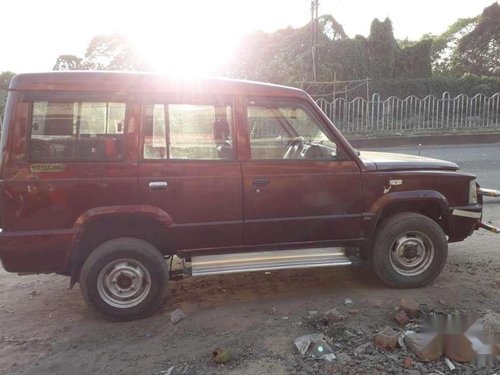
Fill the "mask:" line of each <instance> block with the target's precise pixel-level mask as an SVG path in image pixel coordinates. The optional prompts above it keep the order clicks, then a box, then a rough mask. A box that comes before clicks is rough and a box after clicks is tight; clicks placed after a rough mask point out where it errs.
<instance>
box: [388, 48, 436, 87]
mask: <svg viewBox="0 0 500 375" xmlns="http://www.w3.org/2000/svg"><path fill="white" fill-rule="evenodd" d="M431 49H432V40H430V39H424V40H422V41H420V42H417V43H415V44H413V45H407V46H406V47H405V48H401V49H400V50H399V52H398V55H397V58H396V63H395V73H394V76H395V77H397V78H402V79H407V78H423V77H430V76H431V73H432V68H431Z"/></svg>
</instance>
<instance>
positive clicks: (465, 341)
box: [295, 299, 500, 375]
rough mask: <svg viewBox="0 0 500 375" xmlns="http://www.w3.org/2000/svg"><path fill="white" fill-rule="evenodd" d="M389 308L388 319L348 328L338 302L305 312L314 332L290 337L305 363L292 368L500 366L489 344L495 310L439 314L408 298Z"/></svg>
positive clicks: (350, 370)
mask: <svg viewBox="0 0 500 375" xmlns="http://www.w3.org/2000/svg"><path fill="white" fill-rule="evenodd" d="M351 303H352V302H351ZM351 303H349V305H350V304H351ZM349 310H352V308H351V307H349ZM395 310H396V312H395V314H394V316H392V319H389V321H391V320H392V322H393V324H392V325H390V324H388V325H384V326H378V327H377V329H376V330H374V331H373V332H371V331H370V332H368V330H366V329H365V330H359V329H356V328H354V327H355V324H350V319H351V318H352V315H351V314H349V313H348V314H346V315H344V314H343V313H342V308H341V307H333V308H331V309H330V310H328V311H326V312H325V313H323V314H321V313H317V312H316V311H315V313H314V314H311V313H309V314H308V315H307V316H306V317H305V318H304V324H305V326H307V327H308V328H309V329H312V330H314V333H312V334H308V335H305V336H301V337H298V338H297V339H296V340H295V346H296V348H297V353H298V355H300V356H302V360H303V361H304V362H306V364H305V365H304V366H303V367H301V366H296V367H297V368H296V369H295V370H296V371H299V372H301V371H303V373H309V370H308V369H310V368H314V369H315V370H314V371H317V370H318V363H319V365H320V366H323V367H324V368H325V371H326V372H327V373H334V374H361V373H370V374H386V373H389V374H391V373H392V374H414V375H416V374H420V373H433V374H444V373H450V372H453V373H460V374H490V373H492V372H491V371H492V369H494V370H495V371H496V369H497V368H498V369H500V362H499V359H500V357H499V356H498V354H496V353H495V350H496V346H495V344H492V343H494V342H496V343H498V342H499V338H500V336H499V335H498V333H500V314H495V313H491V312H489V313H487V314H485V315H484V316H482V317H481V316H480V315H478V314H473V313H465V312H459V313H457V312H454V313H453V314H450V313H444V312H442V311H440V310H439V309H432V308H430V307H429V306H425V305H423V306H420V305H419V304H418V303H417V302H416V301H414V300H412V299H402V300H401V301H400V304H399V306H398V307H397V308H396V309H395ZM362 313H363V312H362V311H359V310H358V312H357V314H362ZM357 314H356V315H357ZM367 317H369V314H367ZM495 335H496V336H495ZM495 340H496V341H495ZM488 343H489V344H488ZM497 346H498V344H497ZM318 347H319V348H320V349H321V351H320V352H319V353H318V352H317V349H318ZM488 350H490V352H489V353H490V355H488ZM323 353H324V354H325V355H322V354H323ZM312 363H314V365H312ZM311 366H312V367H311ZM298 367H300V368H298ZM311 373H312V372H311Z"/></svg>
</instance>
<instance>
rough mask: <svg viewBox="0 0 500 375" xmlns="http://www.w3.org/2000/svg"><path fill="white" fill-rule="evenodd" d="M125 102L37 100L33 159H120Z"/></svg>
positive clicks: (31, 149) (32, 133)
mask: <svg viewBox="0 0 500 375" xmlns="http://www.w3.org/2000/svg"><path fill="white" fill-rule="evenodd" d="M125 112H126V104H125V103H110V102H77V101H75V102H56V101H35V102H33V111H32V116H31V129H30V139H29V145H28V150H29V158H30V160H32V161H71V160H74V161H78V160H81V161H85V160H95V161H99V160H103V161H105V160H116V159H120V158H121V156H122V154H123V142H124V140H123V134H124V126H125Z"/></svg>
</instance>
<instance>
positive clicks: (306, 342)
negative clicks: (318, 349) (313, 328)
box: [294, 333, 325, 355]
mask: <svg viewBox="0 0 500 375" xmlns="http://www.w3.org/2000/svg"><path fill="white" fill-rule="evenodd" d="M324 339H325V335H323V334H322V333H312V334H310V335H304V336H300V337H297V338H296V339H295V341H294V344H295V346H296V347H297V350H298V351H299V352H300V354H302V355H304V354H306V352H307V350H308V349H309V346H311V343H312V342H317V341H319V340H324Z"/></svg>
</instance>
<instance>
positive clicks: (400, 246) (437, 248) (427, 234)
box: [372, 212, 448, 288]
mask: <svg viewBox="0 0 500 375" xmlns="http://www.w3.org/2000/svg"><path fill="white" fill-rule="evenodd" d="M447 256H448V242H447V240H446V235H445V233H444V231H443V229H442V228H441V227H440V226H439V224H437V223H436V222H435V221H434V220H432V219H430V218H428V217H427V216H424V215H421V214H418V213H413V212H405V213H400V214H396V215H394V216H391V217H389V218H388V219H386V220H385V221H384V222H383V223H382V224H381V226H380V228H379V230H378V231H377V234H376V237H375V243H374V247H373V258H372V259H373V266H374V268H375V272H376V273H377V275H378V276H379V278H380V279H381V280H382V281H383V282H385V283H386V284H388V285H390V286H393V287H396V288H416V287H420V286H424V285H426V284H429V283H430V282H431V281H433V280H434V279H435V278H436V277H437V276H438V275H439V274H440V273H441V271H442V270H443V267H444V265H445V263H446V258H447Z"/></svg>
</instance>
